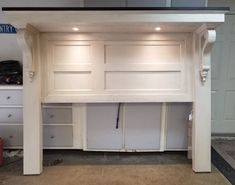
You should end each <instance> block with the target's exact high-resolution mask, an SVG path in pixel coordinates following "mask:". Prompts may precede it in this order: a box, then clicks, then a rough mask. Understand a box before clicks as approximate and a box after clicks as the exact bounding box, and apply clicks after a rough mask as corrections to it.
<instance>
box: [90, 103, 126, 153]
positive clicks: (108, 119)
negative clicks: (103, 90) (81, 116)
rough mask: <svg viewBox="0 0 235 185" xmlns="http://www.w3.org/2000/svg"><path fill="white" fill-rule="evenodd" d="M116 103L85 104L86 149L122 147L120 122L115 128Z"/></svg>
mask: <svg viewBox="0 0 235 185" xmlns="http://www.w3.org/2000/svg"><path fill="white" fill-rule="evenodd" d="M117 112H118V106H117V104H87V118H86V119H87V149H100V150H120V149H122V127H123V126H122V123H119V127H118V129H116V119H117Z"/></svg>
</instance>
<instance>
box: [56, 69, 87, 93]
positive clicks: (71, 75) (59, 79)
mask: <svg viewBox="0 0 235 185" xmlns="http://www.w3.org/2000/svg"><path fill="white" fill-rule="evenodd" d="M54 74H55V75H54V79H55V81H54V85H55V90H77V91H79V90H81V91H84V90H91V89H92V79H91V73H90V72H62V73H59V72H58V73H54Z"/></svg>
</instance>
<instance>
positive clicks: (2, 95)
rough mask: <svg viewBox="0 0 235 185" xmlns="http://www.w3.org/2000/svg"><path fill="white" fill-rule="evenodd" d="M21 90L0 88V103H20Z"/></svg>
mask: <svg viewBox="0 0 235 185" xmlns="http://www.w3.org/2000/svg"><path fill="white" fill-rule="evenodd" d="M22 99H23V97H22V90H1V91H0V105H22Z"/></svg>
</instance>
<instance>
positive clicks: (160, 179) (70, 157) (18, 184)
mask: <svg viewBox="0 0 235 185" xmlns="http://www.w3.org/2000/svg"><path fill="white" fill-rule="evenodd" d="M44 165H45V166H44V171H43V173H42V174H41V175H40V176H23V175H22V160H19V161H17V162H15V163H11V164H8V165H6V166H4V167H1V168H0V185H227V184H229V183H228V181H227V180H226V179H225V178H224V177H223V176H222V175H221V174H220V173H219V172H218V170H217V169H216V168H214V167H213V170H212V173H202V174H195V173H194V172H193V171H192V169H191V163H190V161H189V160H187V158H186V155H185V153H164V154H159V153H150V154H118V153H87V152H76V151H57V152H54V151H53V152H51V151H49V152H45V154H44ZM53 165H55V166H53Z"/></svg>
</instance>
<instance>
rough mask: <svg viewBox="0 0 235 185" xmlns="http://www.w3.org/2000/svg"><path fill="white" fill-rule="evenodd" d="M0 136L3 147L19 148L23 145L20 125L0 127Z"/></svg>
mask: <svg viewBox="0 0 235 185" xmlns="http://www.w3.org/2000/svg"><path fill="white" fill-rule="evenodd" d="M0 135H1V138H4V148H5V147H12V146H14V147H21V146H22V145H23V137H22V136H23V126H22V124H21V125H9V124H7V125H0Z"/></svg>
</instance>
